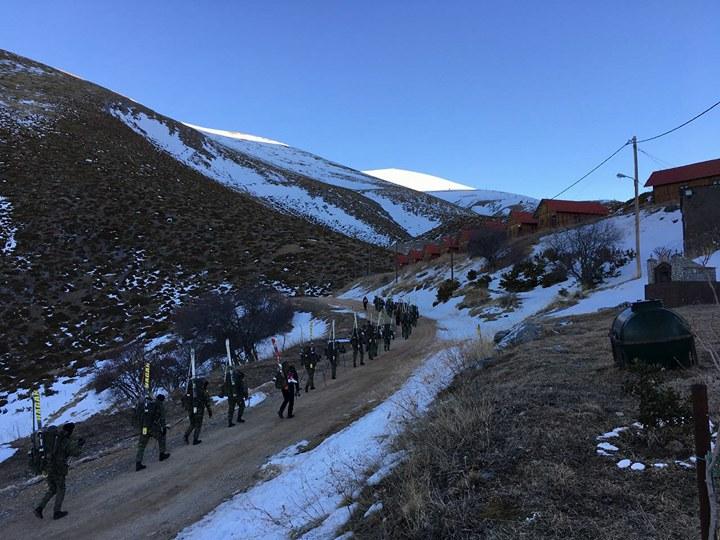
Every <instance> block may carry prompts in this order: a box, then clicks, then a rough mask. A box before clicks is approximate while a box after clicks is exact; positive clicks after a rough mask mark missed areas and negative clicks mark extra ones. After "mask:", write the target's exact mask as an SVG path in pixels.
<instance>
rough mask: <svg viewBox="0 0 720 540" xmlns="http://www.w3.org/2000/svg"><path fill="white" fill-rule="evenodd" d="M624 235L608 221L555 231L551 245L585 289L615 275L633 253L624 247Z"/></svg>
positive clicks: (569, 271) (563, 264)
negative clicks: (621, 242)
mask: <svg viewBox="0 0 720 540" xmlns="http://www.w3.org/2000/svg"><path fill="white" fill-rule="evenodd" d="M621 238H622V236H621V232H620V230H619V229H618V228H617V227H615V226H614V225H613V224H611V223H608V222H606V221H605V222H598V223H593V224H591V225H586V226H583V227H576V228H574V229H568V230H567V231H564V232H561V233H557V234H554V235H552V236H550V238H549V240H548V244H549V248H550V249H551V250H552V252H553V253H554V254H555V256H556V257H557V263H558V264H559V265H561V266H562V267H563V268H564V269H565V270H566V271H567V273H568V274H569V275H571V276H573V277H574V278H576V279H577V280H578V282H580V284H581V285H582V286H583V287H584V288H586V289H592V288H594V287H595V286H597V285H598V284H600V283H602V282H603V281H604V280H605V278H607V277H610V276H613V275H615V274H616V272H617V269H618V268H619V267H620V266H623V265H624V264H626V263H627V261H628V259H629V258H630V257H631V255H633V254H631V253H629V252H622V251H621V250H620V248H619V247H618V244H619V243H620V240H621Z"/></svg>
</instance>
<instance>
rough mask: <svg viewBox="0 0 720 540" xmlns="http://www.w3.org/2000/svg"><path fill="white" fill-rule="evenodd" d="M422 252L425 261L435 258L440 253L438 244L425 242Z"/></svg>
mask: <svg viewBox="0 0 720 540" xmlns="http://www.w3.org/2000/svg"><path fill="white" fill-rule="evenodd" d="M423 252H424V258H425V260H426V261H430V260H432V259H437V258H438V257H439V256H440V255H441V254H442V252H441V251H440V246H439V245H438V244H425V247H424V248H423Z"/></svg>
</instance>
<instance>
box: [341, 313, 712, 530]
mask: <svg viewBox="0 0 720 540" xmlns="http://www.w3.org/2000/svg"><path fill="white" fill-rule="evenodd" d="M681 311H682V313H683V314H684V315H685V316H686V317H687V318H688V319H690V320H691V321H692V322H693V325H694V327H695V328H701V327H703V325H706V324H708V320H709V318H710V316H711V313H712V312H713V311H712V309H706V308H702V307H699V308H697V307H693V308H684V309H683V310H681ZM614 315H615V312H606V313H604V314H599V315H594V316H587V317H582V318H576V319H573V320H572V321H571V324H561V322H560V321H557V320H555V321H552V322H548V323H545V326H546V328H545V336H546V337H545V338H544V339H543V340H541V341H536V342H533V343H529V344H527V345H523V346H519V347H517V348H515V349H512V350H510V351H508V352H507V353H506V354H504V355H503V356H502V357H499V358H497V359H495V360H494V361H493V363H492V364H491V365H490V366H489V367H486V368H484V369H481V370H467V371H465V372H464V373H463V374H462V375H461V376H460V377H458V378H457V379H456V382H455V383H454V384H453V386H452V387H451V388H450V389H449V390H448V391H446V392H445V393H444V394H443V395H442V396H441V397H440V398H439V399H438V401H437V402H436V404H435V405H434V407H433V409H432V410H431V412H430V414H429V416H428V417H427V418H425V419H423V420H421V421H418V422H416V423H415V424H414V426H413V427H412V429H410V430H409V431H408V432H407V433H406V434H405V435H404V437H403V438H402V440H401V441H400V443H399V445H400V447H402V448H404V449H406V450H408V453H409V459H408V460H407V461H406V463H405V464H403V465H402V466H400V467H399V468H398V469H396V471H395V472H394V473H393V474H392V475H391V476H390V477H388V478H387V479H386V481H385V482H384V483H383V484H381V485H380V486H379V487H378V488H377V489H376V490H375V491H369V490H368V491H367V492H366V493H365V494H364V498H365V501H364V503H363V504H361V508H360V509H359V510H358V512H357V514H356V516H355V518H354V520H353V522H352V523H351V525H350V528H352V529H353V531H354V532H355V534H356V536H357V537H358V538H487V539H510V538H513V539H514V538H528V539H531V538H532V539H536V538H553V539H555V538H557V539H561V538H562V539H578V540H579V539H583V540H585V539H608V540H615V539H617V540H621V539H622V540H625V539H628V538H633V539H635V538H648V539H650V538H652V539H671V538H672V539H684V538H697V537H698V536H699V531H698V520H697V518H696V506H697V505H696V488H695V471H694V470H687V469H683V468H681V467H679V466H677V465H675V464H674V463H672V460H673V459H682V458H687V457H688V456H689V455H690V454H691V453H692V441H691V440H689V439H684V440H682V441H677V442H679V443H680V448H679V449H674V450H669V449H668V448H648V446H647V445H646V444H641V440H642V438H641V437H640V436H638V435H633V434H627V435H624V436H623V437H622V438H620V440H618V439H614V440H611V441H610V442H611V443H613V444H616V445H617V446H619V447H620V451H619V452H618V456H617V457H603V456H599V455H597V454H596V444H597V442H598V441H597V440H596V437H597V436H598V435H600V434H602V433H605V432H607V431H609V430H611V429H613V428H615V427H618V426H621V425H629V424H631V423H632V422H634V421H635V420H636V417H637V414H638V403H637V401H636V399H635V398H633V397H632V396H630V395H628V394H627V393H626V392H625V391H624V390H623V384H624V382H625V381H626V380H628V378H632V377H634V375H632V374H630V373H627V372H625V371H620V370H618V369H617V368H615V366H614V365H613V361H612V355H611V352H610V347H609V342H608V337H607V332H608V328H609V327H610V324H611V322H612V319H613V317H614ZM715 346H718V343H715ZM482 354H483V353H481V354H480V355H482ZM470 356H473V355H470ZM669 378H670V380H669V384H671V385H672V386H674V387H675V388H676V389H678V390H679V391H680V392H681V393H683V395H688V393H689V386H690V385H691V384H692V383H693V382H695V381H697V380H711V382H712V384H713V386H712V387H711V389H710V393H711V394H712V395H718V394H717V390H720V388H718V385H717V382H716V381H717V378H718V377H717V376H716V374H715V372H714V371H713V368H712V367H711V366H710V365H709V364H708V363H707V361H706V360H703V361H702V362H701V365H700V366H698V367H697V368H694V369H692V370H688V371H683V372H674V373H671V374H670V375H669ZM711 409H712V410H714V411H717V403H712V404H711ZM621 458H628V459H632V460H634V461H641V462H643V463H645V464H647V465H650V464H652V463H653V462H655V461H656V460H664V461H666V462H670V463H671V464H670V466H669V467H667V468H665V469H653V468H651V467H650V468H648V469H647V470H645V471H642V472H636V471H630V470H621V469H619V468H617V467H616V466H615V462H616V461H618V460H619V459H621ZM375 500H382V501H383V504H384V508H383V510H382V511H381V512H379V513H377V514H374V515H372V516H371V517H369V518H368V519H362V517H361V516H362V515H363V514H364V512H365V511H366V510H367V507H368V506H369V504H372V502H374V501H375Z"/></svg>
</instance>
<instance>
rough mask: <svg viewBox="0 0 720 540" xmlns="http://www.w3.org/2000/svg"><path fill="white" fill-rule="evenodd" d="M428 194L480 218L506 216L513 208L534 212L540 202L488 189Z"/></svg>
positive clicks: (523, 196)
mask: <svg viewBox="0 0 720 540" xmlns="http://www.w3.org/2000/svg"><path fill="white" fill-rule="evenodd" d="M430 194H431V195H433V196H434V197H437V198H438V199H443V200H445V201H448V202H451V203H453V204H456V205H458V206H461V207H463V208H467V209H468V210H472V211H473V212H475V213H476V214H480V215H481V216H506V215H508V214H509V213H510V210H512V209H513V207H519V208H520V209H522V210H525V211H528V212H534V211H535V208H536V207H537V205H538V202H540V201H538V200H537V199H533V198H532V197H527V196H525V195H516V194H514V193H506V192H504V191H493V190H489V189H469V190H464V191H463V190H453V191H432V192H430Z"/></svg>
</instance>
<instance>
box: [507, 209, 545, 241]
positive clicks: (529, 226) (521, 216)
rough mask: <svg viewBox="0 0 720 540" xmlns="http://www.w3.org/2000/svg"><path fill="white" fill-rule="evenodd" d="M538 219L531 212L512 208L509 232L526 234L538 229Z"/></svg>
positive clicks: (517, 234)
mask: <svg viewBox="0 0 720 540" xmlns="http://www.w3.org/2000/svg"><path fill="white" fill-rule="evenodd" d="M537 228H538V220H537V218H536V217H535V216H533V215H532V213H531V212H523V211H522V210H511V211H510V217H509V218H508V232H509V233H510V236H513V237H515V236H524V235H526V234H532V233H534V232H535V231H537Z"/></svg>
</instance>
